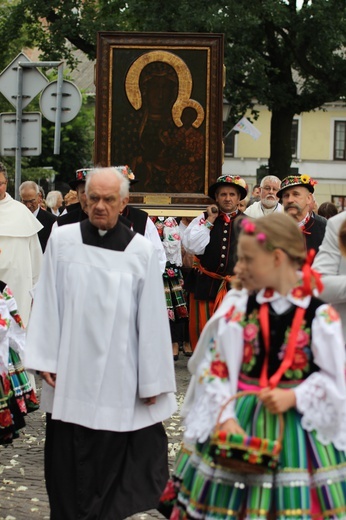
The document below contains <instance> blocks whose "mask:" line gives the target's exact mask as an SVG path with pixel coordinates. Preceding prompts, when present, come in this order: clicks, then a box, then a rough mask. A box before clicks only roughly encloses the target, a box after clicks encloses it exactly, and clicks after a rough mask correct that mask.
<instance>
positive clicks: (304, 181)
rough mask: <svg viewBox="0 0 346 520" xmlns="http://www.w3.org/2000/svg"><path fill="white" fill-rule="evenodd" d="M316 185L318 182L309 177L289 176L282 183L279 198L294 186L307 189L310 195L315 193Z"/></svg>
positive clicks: (278, 193)
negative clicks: (284, 191)
mask: <svg viewBox="0 0 346 520" xmlns="http://www.w3.org/2000/svg"><path fill="white" fill-rule="evenodd" d="M316 184H317V181H315V180H314V179H313V178H312V177H310V176H309V175H289V176H288V177H285V178H284V179H283V180H282V181H281V187H280V189H279V191H278V192H277V196H278V197H281V195H282V192H283V190H285V189H286V188H291V187H292V186H304V188H307V189H308V190H309V191H310V193H313V192H314V191H315V188H314V186H316Z"/></svg>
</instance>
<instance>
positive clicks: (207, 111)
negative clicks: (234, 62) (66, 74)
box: [94, 32, 223, 207]
mask: <svg viewBox="0 0 346 520" xmlns="http://www.w3.org/2000/svg"><path fill="white" fill-rule="evenodd" d="M96 100H97V101H96V139H95V154H94V163H95V164H96V165H102V166H109V165H113V166H116V165H123V164H127V165H129V166H130V168H131V169H132V170H133V172H134V174H135V178H136V184H135V185H134V186H133V187H132V189H131V201H132V202H136V203H139V204H149V205H152V204H154V205H155V204H156V206H160V205H169V204H175V205H184V206H185V207H186V205H189V204H190V205H199V204H206V203H208V201H209V199H208V197H207V191H208V186H209V185H210V184H211V183H213V182H215V180H216V178H217V177H218V176H219V175H220V174H221V169H222V160H223V158H222V100H223V35H222V34H190V33H127V32H126V33H125V32H100V33H98V44H97V64H96Z"/></svg>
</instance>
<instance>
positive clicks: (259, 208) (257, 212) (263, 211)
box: [244, 201, 283, 218]
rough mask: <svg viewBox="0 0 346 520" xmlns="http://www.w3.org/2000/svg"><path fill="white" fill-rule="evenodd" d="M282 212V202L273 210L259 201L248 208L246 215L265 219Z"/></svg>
mask: <svg viewBox="0 0 346 520" xmlns="http://www.w3.org/2000/svg"><path fill="white" fill-rule="evenodd" d="M282 211H283V207H282V204H280V202H278V203H277V205H276V206H274V207H272V208H265V207H264V206H263V204H262V202H261V201H257V202H254V203H253V204H251V206H249V207H248V208H246V210H245V211H244V215H247V216H248V217H251V218H260V217H264V216H265V215H270V214H271V213H276V212H277V213H282Z"/></svg>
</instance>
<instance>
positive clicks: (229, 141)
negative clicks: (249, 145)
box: [224, 132, 235, 157]
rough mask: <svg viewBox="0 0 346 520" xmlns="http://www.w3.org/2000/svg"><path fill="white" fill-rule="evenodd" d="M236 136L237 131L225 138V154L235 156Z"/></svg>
mask: <svg viewBox="0 0 346 520" xmlns="http://www.w3.org/2000/svg"><path fill="white" fill-rule="evenodd" d="M234 137H235V132H231V133H230V134H229V135H228V136H227V137H226V138H225V140H224V143H225V156H227V157H234Z"/></svg>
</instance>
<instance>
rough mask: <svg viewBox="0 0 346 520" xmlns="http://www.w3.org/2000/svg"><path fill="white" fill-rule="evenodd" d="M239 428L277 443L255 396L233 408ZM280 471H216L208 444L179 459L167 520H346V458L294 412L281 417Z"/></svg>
mask: <svg viewBox="0 0 346 520" xmlns="http://www.w3.org/2000/svg"><path fill="white" fill-rule="evenodd" d="M236 413H237V417H238V420H239V423H240V425H241V426H242V428H243V429H244V430H245V431H246V432H247V433H248V434H249V435H255V436H258V437H266V438H275V437H276V436H277V434H278V428H279V424H278V419H277V416H276V415H272V414H270V413H269V412H268V411H267V409H266V408H265V407H264V406H263V405H262V403H260V402H259V401H258V400H257V398H256V396H254V395H246V396H243V397H242V398H240V399H239V400H238V401H237V403H236ZM284 419H285V431H284V440H283V448H282V451H281V454H280V466H279V469H278V470H277V471H276V472H275V473H271V472H266V473H263V474H252V475H249V474H247V475H242V474H239V473H237V472H236V469H232V470H229V469H226V468H224V467H221V466H216V465H215V464H214V462H213V460H212V458H211V456H210V453H209V452H210V449H209V448H210V447H209V443H208V441H207V442H206V443H204V444H202V445H201V444H198V445H196V447H195V449H194V451H193V453H192V454H191V456H188V457H187V456H185V457H184V456H183V455H184V454H183V453H182V454H180V455H179V456H178V458H177V464H176V468H175V471H174V477H173V481H175V487H176V489H178V490H179V491H178V497H177V499H176V501H175V506H174V508H173V511H172V514H171V519H173V520H178V519H186V518H193V519H207V520H236V519H237V520H238V519H251V520H266V519H267V518H271V519H272V518H277V519H279V520H312V519H314V520H317V519H318V520H320V519H326V518H329V519H335V520H336V519H339V520H341V519H343V520H345V519H346V453H345V452H341V451H339V450H337V449H335V448H334V446H333V445H331V444H329V445H326V446H325V445H323V444H321V443H320V442H319V441H318V440H317V438H316V434H315V432H307V431H306V430H304V429H303V428H302V426H301V416H300V414H299V413H298V412H297V410H296V409H290V410H288V411H287V412H286V413H285V414H284Z"/></svg>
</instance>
